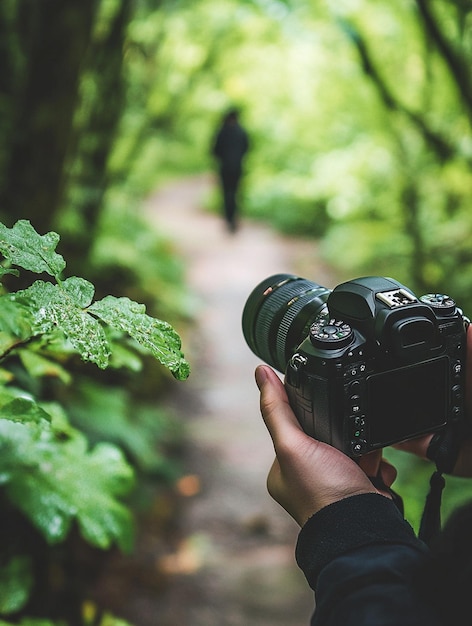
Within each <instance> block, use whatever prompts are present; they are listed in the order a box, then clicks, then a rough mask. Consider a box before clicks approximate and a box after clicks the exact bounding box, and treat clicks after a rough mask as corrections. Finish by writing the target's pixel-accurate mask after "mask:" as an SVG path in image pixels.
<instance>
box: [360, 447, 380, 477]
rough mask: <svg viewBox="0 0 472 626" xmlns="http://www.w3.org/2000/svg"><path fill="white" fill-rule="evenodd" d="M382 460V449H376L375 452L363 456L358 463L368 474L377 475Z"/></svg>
mask: <svg viewBox="0 0 472 626" xmlns="http://www.w3.org/2000/svg"><path fill="white" fill-rule="evenodd" d="M381 460H382V450H374V451H373V452H369V454H364V456H361V457H360V459H359V461H358V465H359V467H360V468H361V469H362V470H363V471H364V472H365V473H366V474H367V476H377V474H378V471H379V467H380V461H381Z"/></svg>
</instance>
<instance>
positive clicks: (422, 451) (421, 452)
mask: <svg viewBox="0 0 472 626" xmlns="http://www.w3.org/2000/svg"><path fill="white" fill-rule="evenodd" d="M432 438H433V435H423V436H422V437H417V438H416V439H409V440H408V441H403V442H402V443H396V444H395V445H394V446H392V447H393V448H395V449H396V450H403V451H405V452H410V453H411V454H416V456H419V457H420V458H422V459H427V458H428V457H427V454H426V453H427V451H428V446H429V444H430V443H431V439H432Z"/></svg>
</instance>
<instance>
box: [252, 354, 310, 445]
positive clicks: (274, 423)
mask: <svg viewBox="0 0 472 626" xmlns="http://www.w3.org/2000/svg"><path fill="white" fill-rule="evenodd" d="M256 382H257V385H258V387H259V389H260V392H261V400H260V406H261V413H262V417H263V419H264V422H265V424H266V426H267V429H268V431H269V433H270V436H271V437H272V440H273V442H274V445H276V444H277V442H278V441H288V438H289V437H293V436H294V434H296V433H298V434H304V433H303V429H302V428H301V426H300V424H299V422H298V420H297V418H296V416H295V414H294V413H293V411H292V409H291V407H290V405H289V402H288V398H287V394H286V392H285V388H284V386H283V383H282V381H281V380H280V378H279V377H278V376H277V374H276V373H275V372H274V371H273V370H272V369H271V368H270V367H267V366H265V365H259V366H258V367H257V368H256Z"/></svg>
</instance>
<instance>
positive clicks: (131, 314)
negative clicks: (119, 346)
mask: <svg viewBox="0 0 472 626" xmlns="http://www.w3.org/2000/svg"><path fill="white" fill-rule="evenodd" d="M89 311H90V312H91V313H93V314H95V315H97V317H99V318H100V319H101V320H103V321H104V322H106V323H107V324H109V325H110V326H112V327H114V328H118V329H121V330H123V331H125V332H127V333H128V334H129V335H130V336H131V337H133V339H135V340H136V341H137V342H138V343H139V344H140V345H141V346H143V347H144V348H146V349H147V350H149V352H151V354H152V355H153V356H154V357H155V358H157V359H158V360H159V361H160V362H161V363H162V364H163V365H165V366H166V367H168V368H169V370H170V371H171V372H172V374H173V375H174V376H175V378H178V379H179V380H183V379H185V378H187V377H188V375H189V373H190V366H189V364H188V362H187V361H186V360H185V358H184V355H183V353H182V352H181V350H180V347H181V340H180V337H179V335H178V334H177V333H176V331H175V330H174V329H173V328H172V326H171V325H170V324H168V323H167V322H163V321H162V320H159V319H155V318H153V317H150V316H149V315H147V314H146V307H145V306H144V304H138V303H136V302H133V301H132V300H130V299H129V298H115V297H114V296H106V297H105V298H103V299H102V300H99V301H98V302H94V304H92V306H91V307H89Z"/></svg>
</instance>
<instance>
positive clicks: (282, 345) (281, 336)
mask: <svg viewBox="0 0 472 626" xmlns="http://www.w3.org/2000/svg"><path fill="white" fill-rule="evenodd" d="M309 287H310V290H309V291H305V292H304V293H302V294H301V295H300V297H299V298H297V300H296V301H294V302H293V303H292V304H291V305H290V306H289V307H288V309H287V310H286V311H285V314H284V316H283V318H282V319H281V320H280V324H279V329H278V332H277V339H276V346H275V349H276V357H277V360H278V361H279V362H282V363H286V362H287V354H289V355H290V354H293V350H294V348H295V347H296V346H289V345H287V337H288V334H289V332H290V328H291V326H292V323H293V321H294V320H295V318H296V317H297V316H298V314H299V313H300V311H302V309H304V308H305V306H307V305H309V304H310V302H312V301H313V300H314V299H315V298H317V297H318V296H319V295H321V294H324V293H326V289H325V288H324V287H318V286H316V288H313V283H311V284H310V283H309ZM318 312H319V306H318V307H316V311H313V313H314V314H317V313H318ZM314 317H315V315H313V316H310V323H311V322H312V321H313V319H314ZM306 334H308V328H307V329H306V333H305V332H303V333H302V334H301V336H300V338H299V339H300V341H301V340H302V339H304V338H305V336H306Z"/></svg>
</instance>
